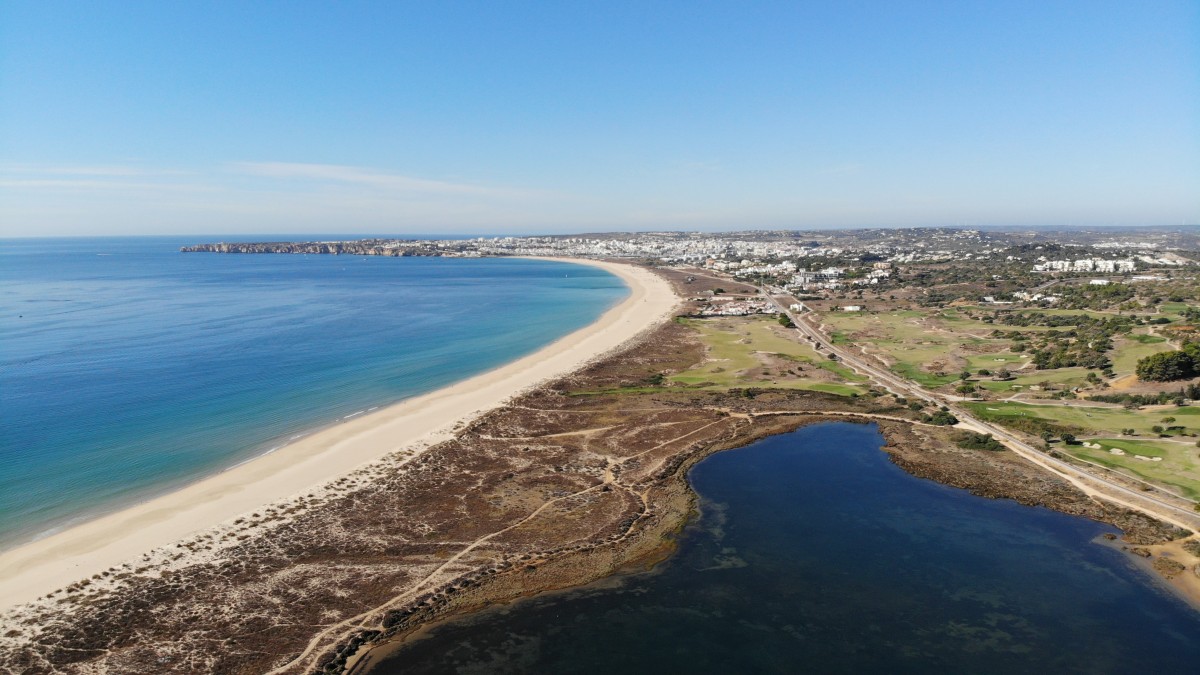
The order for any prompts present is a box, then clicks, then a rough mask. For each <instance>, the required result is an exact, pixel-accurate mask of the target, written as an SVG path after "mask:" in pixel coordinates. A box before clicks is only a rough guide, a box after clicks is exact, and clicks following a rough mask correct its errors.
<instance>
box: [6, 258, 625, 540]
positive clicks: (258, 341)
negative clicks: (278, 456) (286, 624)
mask: <svg viewBox="0 0 1200 675" xmlns="http://www.w3.org/2000/svg"><path fill="white" fill-rule="evenodd" d="M284 239H285V240H286V238H284ZM199 241H205V239H204V238H189V239H176V238H126V239H121V238H113V239H54V240H3V241H0V415H2V417H0V547H3V546H9V545H12V544H13V543H16V542H19V541H21V540H23V539H27V538H30V537H32V536H36V535H38V534H41V533H45V532H47V531H50V530H52V529H53V528H56V527H61V526H62V525H64V524H66V523H69V522H71V521H72V520H76V519H79V518H82V517H86V516H87V515H89V514H94V513H96V512H98V511H103V510H106V509H113V508H116V507H118V506H121V505H124V504H127V503H130V502H133V501H136V500H139V499H143V498H145V497H147V496H150V495H152V494H155V493H159V492H163V491H165V490H168V489H170V488H172V487H176V486H179V485H181V484H184V483H186V482H188V481H191V480H194V479H196V478H197V477H200V476H202V475H205V474H208V473H212V472H215V471H218V470H221V469H223V468H226V467H228V466H231V465H233V464H236V463H237V462H240V461H243V460H245V459H247V458H249V457H252V456H254V455H256V454H259V453H262V452H265V451H269V450H271V449H272V448H275V447H278V446H279V445H281V444H283V443H285V442H286V441H288V440H289V439H292V438H294V437H296V435H297V434H301V433H304V432H306V431H311V430H312V429H314V428H316V427H319V426H322V425H325V424H329V423H332V422H335V421H337V420H339V419H341V418H344V417H346V416H349V415H354V414H356V413H360V412H363V411H366V410H369V409H371V408H373V407H375V406H381V405H384V404H387V403H391V402H395V401H398V400H401V399H404V398H407V397H411V396H413V395H417V394H420V393H424V392H427V391H431V390H433V389H436V388H439V387H442V386H444V385H447V384H449V383H452V382H455V381H458V380H461V379H464V378H466V377H469V376H471V375H474V374H477V373H480V372H483V371H486V370H488V369H491V368H493V367H496V366H498V365H501V364H503V363H505V362H508V361H511V360H513V359H515V358H518V357H520V356H522V355H524V354H527V353H530V352H532V351H535V350H536V349H537V348H539V347H541V346H543V345H545V344H548V343H549V342H552V341H553V340H555V339H556V338H558V337H561V336H563V335H565V334H567V333H569V332H571V331H573V330H575V329H577V328H580V327H582V326H585V325H587V324H588V323H590V322H592V321H593V320H594V319H595V318H596V317H598V316H599V315H600V314H601V313H603V311H604V310H605V309H607V308H608V307H610V306H612V305H613V304H615V303H616V302H617V301H619V300H620V299H621V298H623V297H625V295H626V294H627V292H628V290H627V289H626V288H625V286H624V285H623V284H622V283H621V282H620V280H619V279H617V278H616V277H614V276H612V275H610V274H608V273H606V272H603V271H600V270H597V269H594V268H591V267H585V266H580V265H570V264H563V263H557V262H549V261H529V260H515V259H450V258H373V257H355V256H295V255H219V254H203V253H190V254H183V253H179V252H178V249H179V247H180V246H181V245H184V244H190V243H197V242H199Z"/></svg>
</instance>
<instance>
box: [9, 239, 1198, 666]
mask: <svg viewBox="0 0 1200 675" xmlns="http://www.w3.org/2000/svg"><path fill="white" fill-rule="evenodd" d="M1197 235H1198V233H1197V231H1196V230H1195V229H1192V230H1183V231H1176V230H1170V229H1167V230H1162V231H1146V232H1139V233H1138V237H1137V238H1136V239H1130V238H1129V237H1130V235H1129V233H1123V232H1118V233H1111V234H1108V233H1099V234H1098V233H1073V232H1063V233H1057V234H1050V235H1047V234H1045V233H1042V232H1035V233H1034V234H1033V235H1029V234H1023V233H1015V234H1014V233H987V232H981V231H978V230H955V229H931V230H926V231H912V230H897V231H887V232H885V231H857V230H856V231H829V232H820V233H807V232H806V233H778V232H777V233H731V234H723V235H714V234H694V233H693V234H683V233H681V234H673V233H647V234H634V235H631V234H612V235H596V236H572V237H521V238H518V237H498V238H496V237H493V238H474V239H469V240H461V239H446V240H438V241H413V240H402V239H379V238H373V239H368V240H347V241H339V242H328V241H327V242H261V243H246V242H234V243H229V242H225V243H212V244H197V245H193V246H188V247H185V248H184V251H185V253H186V254H187V255H194V254H197V253H202V252H213V253H225V254H281V255H339V256H362V257H363V258H367V257H369V256H383V257H395V258H405V257H411V256H437V257H445V258H483V257H489V258H512V257H522V258H535V259H536V258H547V259H551V260H552V261H553V262H555V263H556V264H567V263H577V264H587V265H593V266H600V267H601V268H603V269H604V270H606V271H608V272H610V273H612V274H614V275H617V276H618V277H620V278H621V279H622V280H624V282H625V283H626V284H627V285H628V286H629V288H630V289H631V290H632V293H631V295H630V296H629V297H628V298H626V299H625V300H624V301H623V302H621V303H620V304H619V305H618V306H617V307H615V308H614V309H612V310H610V312H609V313H608V314H606V315H605V318H603V319H602V320H600V321H598V322H597V323H596V324H594V325H593V327H591V328H589V329H585V330H584V331H582V333H585V334H587V335H585V336H583V337H578V338H574V339H571V340H566V341H563V342H560V343H555V345H552V346H551V347H547V348H546V349H545V350H543V351H542V352H539V353H537V354H533V355H531V356H529V357H527V361H528V364H533V365H525V364H523V362H517V363H516V364H514V365H513V368H511V369H508V368H504V369H500V370H499V371H496V372H495V373H489V374H486V375H484V376H480V378H477V379H472V380H468V381H466V382H464V383H462V384H461V385H459V386H457V387H452V388H450V389H448V390H444V391H443V392H437V393H436V394H435V395H434V396H433V397H431V399H430V401H431V402H430V403H425V402H423V401H422V400H420V399H418V400H417V401H415V402H413V403H411V404H406V403H400V404H397V405H396V406H393V407H390V408H385V409H382V410H377V411H373V412H371V413H369V414H364V415H361V416H358V417H355V418H354V419H352V420H347V421H345V422H344V424H342V425H338V426H335V427H333V428H331V429H328V430H326V431H323V432H321V433H317V434H314V435H312V436H310V437H306V438H304V439H303V440H301V441H299V442H297V443H296V444H295V445H294V446H288V447H285V448H284V449H282V450H281V451H280V452H277V453H274V454H271V455H268V456H266V457H263V458H261V459H259V460H255V461H254V462H252V463H250V464H247V465H246V469H245V470H243V471H239V470H238V468H235V469H233V470H230V471H228V472H226V473H223V474H220V475H218V476H217V477H215V478H213V479H211V481H213V482H201V483H199V484H197V486H196V488H195V489H196V490H199V491H200V492H199V493H198V494H201V495H211V494H226V493H234V494H240V495H242V497H241V499H243V500H254V499H257V500H258V501H231V500H229V499H215V498H214V499H209V498H207V497H206V498H204V499H200V498H196V497H194V496H188V495H189V494H191V492H189V491H188V490H184V491H182V492H180V493H175V494H172V495H168V496H166V497H163V498H162V499H164V500H167V501H165V502H161V503H160V502H157V501H152V502H148V503H147V504H146V505H144V506H143V507H139V508H137V509H133V510H131V511H129V512H122V513H120V514H115V515H114V516H113V517H112V519H111V520H101V521H98V522H97V523H95V524H92V525H89V527H90V528H91V531H93V532H94V531H96V530H97V529H99V530H100V531H102V532H103V531H105V530H104V529H103V528H108V530H109V531H108V532H107V533H106V534H103V535H101V537H102V538H103V539H104V541H110V542H111V544H110V545H109V546H108V547H107V548H105V549H104V555H106V556H110V557H104V556H102V555H99V554H97V553H95V552H93V553H89V554H87V555H86V556H84V557H74V558H72V557H69V556H67V557H60V558H56V559H55V560H54V562H53V563H52V564H50V565H41V566H36V565H35V566H29V565H27V564H26V563H25V562H22V560H21V559H17V560H16V561H15V562H14V563H12V564H10V568H12V569H25V570H27V571H26V572H24V573H23V576H22V575H17V576H15V577H9V578H8V579H7V580H6V582H7V583H9V584H10V588H11V590H12V595H13V596H14V597H17V596H18V594H25V595H27V596H28V597H23V604H19V605H17V606H15V607H14V608H12V609H10V610H9V611H8V613H7V614H5V615H4V616H5V619H4V620H5V626H6V629H7V632H6V633H5V634H4V635H3V636H0V665H3V666H4V667H7V668H9V669H10V670H12V669H15V670H17V671H21V672H38V673H40V672H46V673H51V672H60V671H62V670H64V669H66V670H72V671H83V670H89V669H92V670H108V671H118V672H145V671H147V670H148V669H155V668H157V669H160V670H162V671H163V672H197V671H199V672H270V673H281V674H282V673H312V672H320V673H329V674H335V673H352V674H353V675H370V674H371V673H374V672H377V670H375V666H376V664H377V662H378V659H379V658H380V655H386V654H389V653H391V652H392V651H393V650H395V649H397V648H403V647H404V646H405V645H406V644H408V642H409V641H410V640H411V638H412V637H413V636H414V635H417V634H419V632H420V631H421V630H422V629H423V628H424V627H426V626H429V625H430V624H432V623H436V622H439V621H443V620H446V619H448V618H451V617H455V616H459V615H462V614H469V613H471V612H474V611H477V610H479V609H480V608H483V607H487V606H490V605H493V604H495V603H502V602H507V601H510V600H512V599H513V598H517V597H523V596H529V595H533V594H537V593H540V592H542V591H549V590H555V589H563V588H569V587H573V586H577V585H580V584H584V583H587V582H590V581H594V580H597V579H602V578H604V577H606V576H607V575H610V574H612V573H613V572H614V571H615V570H618V569H634V568H636V569H644V568H646V567H647V566H650V565H653V564H654V563H655V562H657V561H661V560H662V559H663V558H664V557H666V556H668V555H670V551H671V550H672V547H673V543H672V542H673V541H674V537H675V534H676V533H678V532H679V531H680V528H682V527H683V526H684V524H685V523H686V522H688V518H689V517H690V515H689V514H693V513H694V511H695V509H696V504H697V501H696V500H697V499H698V497H697V496H696V494H695V492H694V491H693V490H692V488H691V487H690V485H689V482H688V478H687V477H688V471H689V469H690V468H691V467H693V466H695V465H697V464H698V463H699V462H702V461H703V460H704V459H705V458H706V457H708V456H709V455H712V454H713V453H717V452H720V451H722V450H725V449H730V448H737V447H742V446H745V445H747V444H749V443H751V442H753V441H755V440H757V439H761V438H764V437H767V436H773V435H777V434H782V433H789V432H791V431H794V430H796V429H798V428H800V427H804V426H808V425H815V424H823V423H828V422H855V423H861V424H872V425H875V428H877V429H878V430H879V433H880V434H882V437H883V439H884V440H885V442H886V444H885V445H884V446H883V448H882V450H883V452H884V453H886V456H887V457H888V459H889V460H890V461H891V462H892V463H894V464H895V465H896V466H899V467H900V468H902V469H903V470H904V471H905V472H907V473H908V474H911V475H912V476H915V477H918V478H923V479H930V480H934V481H937V482H939V483H943V484H945V485H949V486H954V487H958V488H963V489H965V490H967V491H969V493H970V494H972V495H976V496H979V497H986V498H992V499H1010V500H1014V501H1015V502H1017V503H1019V504H1025V505H1030V506H1041V507H1046V508H1049V509H1052V510H1055V511H1059V512H1061V513H1064V514H1069V515H1072V516H1079V517H1082V518H1086V519H1090V520H1092V521H1096V522H1100V523H1105V524H1107V525H1109V526H1112V527H1113V528H1115V530H1114V531H1113V532H1109V533H1108V534H1106V535H1105V536H1104V537H1103V538H1102V539H1101V541H1102V542H1103V543H1104V545H1106V546H1111V547H1112V549H1113V550H1115V551H1119V552H1120V554H1121V555H1123V556H1127V558H1128V560H1129V561H1130V564H1131V565H1134V566H1135V567H1137V569H1139V570H1141V571H1140V572H1139V574H1145V575H1147V576H1148V577H1153V578H1154V579H1155V580H1156V583H1161V584H1163V587H1164V588H1166V589H1169V590H1170V591H1171V592H1173V593H1175V594H1176V595H1177V597H1178V598H1180V601H1181V602H1189V603H1194V605H1195V606H1200V534H1197V533H1200V510H1198V508H1197V503H1198V501H1200V461H1197V460H1198V458H1200V442H1198V440H1197V439H1200V417H1197V414H1198V413H1197V411H1200V340H1198V337H1200V335H1198V329H1197V325H1198V324H1200V309H1198V308H1200V283H1197V274H1200V267H1198V266H1197V262H1196V261H1197V260H1200V241H1198V240H1197ZM380 262H383V261H380ZM395 262H396V263H398V264H399V265H401V266H397V267H396V268H395V269H396V271H397V272H400V271H402V270H403V269H404V267H403V266H402V263H400V262H399V261H395ZM447 264H454V263H453V262H452V261H447ZM566 269H569V268H564V271H565V270H566ZM568 273H569V272H568ZM599 336H603V340H602V341H600V342H596V340H597V339H600V338H599ZM583 344H588V345H591V346H589V347H587V348H583V347H578V346H577V345H583ZM547 350H549V351H547ZM554 350H559V351H558V352H556V351H554ZM510 370H511V373H512V374H508V373H509V371H510ZM514 391H515V392H518V393H516V394H513V392H514ZM426 406H434V407H433V408H429V407H426ZM438 406H440V407H438ZM431 410H434V411H440V412H436V414H431V412H430V411H431ZM402 439H403V440H402ZM297 453H298V455H299V456H308V457H309V459H308V460H306V461H305V462H301V463H295V462H293V461H292V460H291V458H292V457H294V456H297ZM347 453H353V456H354V457H356V458H357V459H356V463H355V465H356V466H358V468H355V469H353V470H352V471H349V472H348V473H339V471H338V469H337V467H342V466H346V465H347V464H346V462H347V459H346V458H347V456H348V454H347ZM368 460H369V461H368ZM268 464H269V465H270V466H271V467H272V468H270V469H269V470H267V473H268V474H270V475H271V476H272V478H273V480H274V482H273V483H271V485H270V486H269V487H270V489H271V490H275V492H273V493H270V492H267V487H268V485H267V484H266V483H264V482H263V481H262V480H261V479H259V478H257V477H255V476H256V475H257V472H260V471H263V470H264V469H262V468H261V467H265V466H267V465H268ZM314 472H315V473H314ZM315 475H329V476H331V478H327V479H323V480H322V479H318V478H314V476H315ZM289 476H290V478H289ZM285 479H286V480H285ZM289 481H290V482H289ZM276 483H277V484H276ZM248 486H253V488H254V489H253V491H247V490H246V488H247V487H248ZM304 486H308V487H307V488H306V487H304ZM180 495H182V496H180ZM181 500H182V501H181ZM194 504H205V505H212V506H221V505H224V507H228V508H229V509H230V510H229V511H227V512H225V513H226V514H227V515H223V516H222V517H221V518H215V519H212V520H215V521H218V524H217V525H215V526H214V525H211V524H210V525H207V526H204V527H200V528H198V529H197V530H196V534H194V535H191V536H188V537H185V538H183V539H178V538H177V537H175V536H172V535H171V534H170V533H171V532H177V531H179V529H180V528H181V527H183V526H182V525H181V524H180V522H186V521H178V519H179V518H186V517H187V516H186V514H187V509H188V508H191V506H189V505H194ZM205 508H209V506H205ZM178 514H184V515H183V516H180V515H178ZM238 514H240V515H238ZM128 518H134V519H136V520H137V522H138V523H139V525H138V527H136V528H131V527H129V526H128V522H127V519H128ZM210 518H211V517H210ZM172 519H176V520H172ZM188 527H194V526H191V525H189V526H188ZM80 532H81V530H80V529H72V530H68V531H66V532H64V533H61V534H58V535H55V536H54V537H50V538H48V539H47V540H46V541H45V542H34V543H33V544H32V545H31V547H29V548H27V549H18V551H17V552H16V553H15V554H14V553H10V554H9V555H10V557H11V556H13V555H25V556H27V557H26V558H25V560H32V559H35V558H37V557H38V556H44V549H45V548H46V547H47V546H52V547H56V548H57V547H64V546H65V547H70V546H71V542H73V541H76V540H75V539H72V538H73V537H79V536H81V535H80ZM155 532H158V533H159V534H158V535H155V534H154V533H155ZM1117 532H1119V534H1117ZM85 535H86V533H85ZM86 536H95V535H86ZM155 536H158V537H159V538H158V539H157V540H156V539H154V537H155ZM131 538H132V539H134V541H133V543H130V541H131ZM89 541H90V540H89ZM132 550H138V551H146V552H145V553H144V554H142V555H140V557H137V558H135V559H126V558H125V556H127V555H128V553H129V551H132ZM81 565H82V566H87V565H90V566H91V568H88V576H86V578H80V575H79V572H78V571H77V570H78V569H80V567H79V566H81ZM64 566H65V567H64ZM59 568H62V569H59ZM60 580H63V581H60ZM64 581H65V583H64ZM17 583H20V585H19V586H17V585H13V584H17ZM147 606H151V607H153V608H154V610H153V611H152V612H149V613H148V612H147V611H146V608H147ZM228 608H234V611H230V610H229V609H228ZM214 639H220V640H223V641H224V643H225V644H227V645H231V647H232V648H230V649H225V650H221V651H220V652H213V651H212V650H211V649H210V646H209V645H210V644H211V641H212V640H214ZM378 672H385V671H378Z"/></svg>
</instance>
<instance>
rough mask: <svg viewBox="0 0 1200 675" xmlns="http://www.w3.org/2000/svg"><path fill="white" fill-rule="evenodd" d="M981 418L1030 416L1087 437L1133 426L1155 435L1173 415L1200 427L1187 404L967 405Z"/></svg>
mask: <svg viewBox="0 0 1200 675" xmlns="http://www.w3.org/2000/svg"><path fill="white" fill-rule="evenodd" d="M964 405H965V406H966V407H967V408H969V409H970V410H971V411H972V413H974V414H975V415H976V416H978V417H979V418H980V419H982V420H985V421H988V422H996V423H998V424H1004V423H1005V422H1006V421H1009V420H1011V419H1012V418H1018V417H1027V418H1036V419H1042V420H1045V421H1048V422H1052V423H1056V424H1061V425H1066V426H1073V427H1079V428H1080V429H1083V430H1084V431H1085V434H1086V435H1087V436H1120V435H1121V430H1123V429H1133V430H1135V431H1136V432H1137V433H1138V434H1140V435H1143V436H1155V435H1157V434H1155V433H1154V432H1153V431H1151V427H1154V426H1167V423H1164V422H1163V421H1162V418H1164V417H1174V418H1175V419H1176V421H1175V422H1173V423H1171V424H1176V425H1183V426H1185V427H1187V431H1188V432H1189V433H1192V432H1195V431H1197V430H1198V429H1200V408H1197V407H1194V406H1185V407H1182V408H1176V407H1174V406H1154V407H1152V408H1143V409H1141V410H1126V409H1125V408H1102V407H1099V406H1078V405H1072V406H1065V405H1034V404H1029V403H1017V402H1015V401H981V402H978V403H966V404H964Z"/></svg>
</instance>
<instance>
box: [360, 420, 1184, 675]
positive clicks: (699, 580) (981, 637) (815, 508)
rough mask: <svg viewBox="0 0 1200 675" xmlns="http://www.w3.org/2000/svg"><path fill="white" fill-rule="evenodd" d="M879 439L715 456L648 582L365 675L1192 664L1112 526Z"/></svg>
mask: <svg viewBox="0 0 1200 675" xmlns="http://www.w3.org/2000/svg"><path fill="white" fill-rule="evenodd" d="M882 442H883V439H882V437H881V436H880V435H879V433H878V432H877V430H876V429H875V427H874V426H866V425H852V424H841V423H839V424H823V425H817V426H813V427H808V428H805V429H801V430H799V431H797V432H795V433H791V434H784V435H781V436H776V437H772V438H768V439H766V440H763V441H760V442H758V443H755V444H753V445H750V446H747V447H745V448H742V449H739V450H734V451H730V452H724V453H720V454H717V455H714V456H712V457H710V458H708V459H706V460H704V461H703V462H701V463H700V464H698V465H697V466H696V467H695V468H694V470H693V471H692V472H691V481H692V484H693V486H694V487H695V488H696V490H697V492H698V493H699V494H700V496H701V500H702V502H701V509H702V515H701V517H700V518H699V519H698V521H697V522H695V523H694V524H692V525H691V526H690V527H688V528H687V530H686V531H685V532H684V534H683V536H682V538H681V541H680V547H679V550H678V552H677V553H676V554H675V555H674V556H673V557H672V558H671V559H670V560H668V561H667V562H665V563H663V564H662V565H660V566H659V567H658V568H656V569H655V570H654V571H653V572H652V573H648V574H640V575H631V576H626V577H620V578H617V579H615V580H608V581H605V582H603V583H599V584H595V585H593V586H590V587H586V588H583V589H580V590H576V591H570V592H564V593H557V594H550V595H546V596H542V597H538V598H533V599H528V600H523V601H519V602H517V603H514V604H512V605H508V606H503V607H497V608H494V609H490V610H487V611H485V612H481V613H479V614H476V615H474V616H472V617H469V618H465V619H461V620H458V621H455V622H451V623H447V624H444V625H442V626H440V627H436V628H434V629H433V630H432V631H431V636H430V637H428V638H425V639H421V640H417V641H414V642H413V643H411V644H410V645H407V646H405V647H403V648H401V649H400V650H398V651H394V652H393V653H392V654H390V655H389V656H386V657H383V658H382V659H381V660H380V661H379V662H378V665H377V666H376V667H374V668H372V669H371V672H370V675H393V674H395V675H398V674H399V673H405V674H406V675H409V674H414V673H568V672H569V673H938V674H941V673H1162V674H1165V673H1194V672H1196V667H1197V664H1198V663H1200V613H1197V612H1196V611H1194V610H1192V609H1191V608H1189V607H1188V606H1186V605H1185V604H1183V603H1182V602H1181V601H1180V600H1178V599H1177V598H1175V597H1173V596H1171V595H1169V594H1167V593H1166V592H1164V591H1163V590H1162V589H1161V588H1159V587H1158V586H1157V585H1156V584H1155V582H1153V581H1152V580H1151V579H1150V578H1149V577H1148V575H1147V574H1146V573H1144V572H1143V571H1141V570H1139V569H1137V568H1135V567H1133V566H1132V563H1131V562H1130V560H1129V559H1128V557H1127V556H1125V555H1124V554H1122V553H1120V552H1119V551H1116V550H1114V549H1112V548H1110V547H1107V546H1103V545H1100V544H1098V543H1094V540H1096V538H1097V537H1099V536H1100V535H1101V534H1103V533H1105V532H1113V531H1115V530H1113V529H1112V528H1110V527H1108V526H1105V525H1101V524H1098V523H1095V522H1092V521H1088V520H1083V519H1080V518H1073V517H1070V516H1066V515H1063V514H1060V513H1055V512H1053V511H1049V510H1046V509H1040V508H1028V507H1024V506H1020V505H1018V504H1016V503H1013V502H1009V501H995V500H988V499H983V498H980V497H975V496H972V495H971V494H969V493H967V492H965V491H963V490H958V489H955V488H949V487H946V486H943V485H939V484H936V483H933V482H931V481H926V480H921V479H917V478H913V477H912V476H909V475H908V474H906V473H904V472H903V471H902V470H900V469H899V468H897V467H896V466H895V465H893V464H892V463H891V462H890V461H889V460H888V459H887V456H886V455H885V454H884V453H883V452H881V451H880V450H879V447H880V445H881V444H882ZM381 651H382V650H381Z"/></svg>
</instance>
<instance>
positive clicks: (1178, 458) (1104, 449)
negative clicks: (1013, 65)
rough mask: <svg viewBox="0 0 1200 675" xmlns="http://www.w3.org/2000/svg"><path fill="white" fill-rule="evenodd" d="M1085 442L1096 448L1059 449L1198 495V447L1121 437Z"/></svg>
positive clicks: (1199, 479) (1066, 447) (1198, 496)
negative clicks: (1096, 446) (1097, 446)
mask: <svg viewBox="0 0 1200 675" xmlns="http://www.w3.org/2000/svg"><path fill="white" fill-rule="evenodd" d="M1088 443H1090V444H1091V445H1099V446H1100V447H1099V448H1088V447H1084V446H1082V445H1072V446H1065V447H1063V448H1062V449H1063V450H1066V451H1067V452H1069V453H1070V454H1072V455H1074V456H1076V457H1079V458H1081V459H1086V460H1088V461H1091V462H1095V463H1096V464H1100V465H1102V466H1106V467H1109V468H1111V469H1117V470H1119V471H1124V472H1126V473H1130V474H1133V475H1135V476H1137V477H1139V478H1141V479H1143V480H1146V481H1149V482H1151V483H1159V484H1162V485H1167V486H1172V487H1175V488H1177V489H1178V491H1179V492H1180V493H1182V494H1183V495H1184V496H1185V497H1187V498H1189V499H1197V498H1200V448H1196V447H1195V446H1194V445H1193V444H1191V443H1179V442H1172V441H1145V440H1129V439H1124V438H1098V439H1095V440H1091V441H1088ZM1114 450H1117V451H1118V452H1114Z"/></svg>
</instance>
